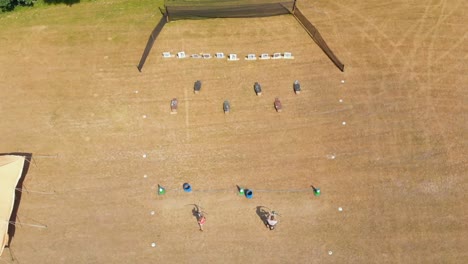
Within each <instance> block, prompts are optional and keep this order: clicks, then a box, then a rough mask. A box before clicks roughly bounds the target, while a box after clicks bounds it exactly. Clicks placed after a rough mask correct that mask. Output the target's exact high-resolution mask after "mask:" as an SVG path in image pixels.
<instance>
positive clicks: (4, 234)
mask: <svg viewBox="0 0 468 264" xmlns="http://www.w3.org/2000/svg"><path fill="white" fill-rule="evenodd" d="M24 160H25V159H24V157H23V156H12V155H8V156H0V243H1V245H0V256H1V255H2V253H3V249H4V248H5V245H7V243H8V224H9V221H10V217H11V212H12V211H13V205H14V203H15V189H16V185H17V184H18V181H19V180H20V178H21V174H22V173H23V166H24Z"/></svg>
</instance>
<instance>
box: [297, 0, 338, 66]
mask: <svg viewBox="0 0 468 264" xmlns="http://www.w3.org/2000/svg"><path fill="white" fill-rule="evenodd" d="M293 15H294V17H295V18H296V19H297V21H299V23H300V24H301V25H302V26H303V27H304V29H305V30H306V31H307V33H308V34H309V35H310V37H311V38H312V39H313V40H314V41H315V43H317V45H318V46H319V47H320V48H321V49H322V50H323V52H325V54H327V56H328V58H330V60H331V61H332V62H333V63H334V64H335V65H336V67H338V69H340V70H341V71H344V64H343V63H341V61H340V60H339V59H338V58H337V57H336V56H335V54H334V53H333V51H331V49H330V48H329V47H328V45H327V43H326V42H325V40H324V39H323V38H322V36H321V35H320V33H319V32H318V30H317V28H315V27H314V25H312V23H310V21H309V20H308V19H307V18H306V17H305V16H304V15H303V14H302V13H301V11H299V8H297V7H296V8H295V9H294V13H293Z"/></svg>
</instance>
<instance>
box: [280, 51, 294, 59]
mask: <svg viewBox="0 0 468 264" xmlns="http://www.w3.org/2000/svg"><path fill="white" fill-rule="evenodd" d="M283 59H288V60H290V59H294V56H293V55H292V53H291V52H285V53H284V54H283Z"/></svg>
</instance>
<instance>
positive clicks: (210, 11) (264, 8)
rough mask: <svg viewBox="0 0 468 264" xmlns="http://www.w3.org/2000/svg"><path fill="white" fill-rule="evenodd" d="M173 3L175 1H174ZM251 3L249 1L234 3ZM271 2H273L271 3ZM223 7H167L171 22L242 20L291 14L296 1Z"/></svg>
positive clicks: (214, 5) (217, 5)
mask: <svg viewBox="0 0 468 264" xmlns="http://www.w3.org/2000/svg"><path fill="white" fill-rule="evenodd" d="M172 2H173V1H172ZM234 2H241V3H242V2H249V1H234ZM270 2H271V1H270ZM229 3H230V4H229V5H221V4H220V3H219V2H216V4H213V5H209V6H208V5H207V6H200V5H193V6H180V5H179V6H177V5H176V6H172V5H166V10H167V13H168V16H169V20H178V19H197V18H242V17H266V16H278V15H286V14H291V13H292V11H293V8H294V1H289V2H271V3H260V4H259V3H252V4H245V3H244V4H237V5H234V4H232V1H231V2H229Z"/></svg>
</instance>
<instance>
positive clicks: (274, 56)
mask: <svg viewBox="0 0 468 264" xmlns="http://www.w3.org/2000/svg"><path fill="white" fill-rule="evenodd" d="M271 58H272V59H274V60H278V59H281V53H279V52H276V53H273V56H272V57H271Z"/></svg>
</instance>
